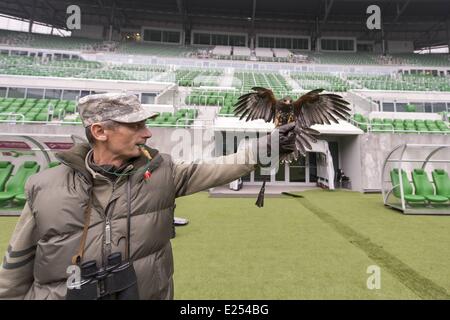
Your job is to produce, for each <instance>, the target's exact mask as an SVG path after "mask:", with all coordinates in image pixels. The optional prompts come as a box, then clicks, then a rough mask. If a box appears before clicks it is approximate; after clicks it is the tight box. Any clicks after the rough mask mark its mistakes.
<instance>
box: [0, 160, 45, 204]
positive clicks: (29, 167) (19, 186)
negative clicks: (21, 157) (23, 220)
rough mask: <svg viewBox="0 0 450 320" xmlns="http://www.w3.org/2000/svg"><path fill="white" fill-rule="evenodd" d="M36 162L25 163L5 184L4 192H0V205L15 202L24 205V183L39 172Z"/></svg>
mask: <svg viewBox="0 0 450 320" xmlns="http://www.w3.org/2000/svg"><path fill="white" fill-rule="evenodd" d="M39 168H40V166H39V164H38V163H37V162H36V161H25V162H24V163H23V164H22V165H21V166H20V167H19V169H18V170H17V172H16V174H15V175H13V176H12V177H11V178H10V179H9V180H8V182H7V184H6V188H5V192H0V204H5V203H7V202H9V201H11V200H13V199H14V200H16V201H17V202H18V203H19V204H23V203H24V199H25V195H24V190H25V183H26V182H27V180H28V178H29V177H30V176H31V175H33V174H35V173H37V172H38V171H39Z"/></svg>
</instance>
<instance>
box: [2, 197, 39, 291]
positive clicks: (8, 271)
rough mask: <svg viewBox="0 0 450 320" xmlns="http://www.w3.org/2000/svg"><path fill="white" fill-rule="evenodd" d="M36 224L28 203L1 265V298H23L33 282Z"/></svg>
mask: <svg viewBox="0 0 450 320" xmlns="http://www.w3.org/2000/svg"><path fill="white" fill-rule="evenodd" d="M35 233H36V224H35V219H34V217H33V214H32V212H31V209H30V207H29V205H28V203H26V204H25V207H24V209H23V211H22V214H21V215H20V218H19V221H18V222H17V225H16V228H15V230H14V232H13V235H12V237H11V240H10V242H9V246H8V250H7V252H6V253H5V256H4V258H3V263H2V265H1V266H0V299H23V298H24V297H25V295H26V293H27V292H28V290H29V289H30V287H31V285H32V283H33V280H34V278H33V266H34V256H35V253H36V239H35Z"/></svg>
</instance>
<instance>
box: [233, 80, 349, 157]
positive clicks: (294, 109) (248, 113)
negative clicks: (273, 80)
mask: <svg viewBox="0 0 450 320" xmlns="http://www.w3.org/2000/svg"><path fill="white" fill-rule="evenodd" d="M252 90H253V92H250V93H246V94H244V95H242V96H240V97H239V99H238V101H237V102H236V104H235V105H234V107H235V109H234V114H235V116H239V117H240V118H239V119H240V120H241V119H244V118H245V121H249V120H256V119H264V120H265V121H266V122H274V123H275V127H276V128H278V127H280V126H282V125H285V124H288V123H290V122H295V126H294V133H295V149H294V153H293V154H294V158H295V159H297V157H298V154H299V153H300V154H302V155H303V156H305V155H306V149H309V150H311V149H312V146H311V142H313V143H314V142H317V137H318V136H319V135H320V133H319V131H317V130H314V129H312V128H311V126H312V125H315V124H331V122H335V123H338V119H343V120H345V119H346V118H347V117H349V116H350V113H349V111H350V108H349V107H348V106H347V105H348V104H349V103H348V102H347V101H345V100H344V99H343V98H342V97H341V96H340V95H337V94H332V93H325V94H321V92H322V91H323V90H324V89H316V90H312V91H310V92H308V93H306V94H304V95H302V96H301V97H300V98H298V99H297V100H295V101H294V100H293V99H292V98H291V97H289V96H287V97H284V98H283V99H279V100H277V99H276V98H275V95H274V94H273V92H272V90H270V89H266V88H262V87H253V88H252ZM290 155H292V154H290ZM290 155H289V156H290ZM287 158H290V157H287ZM282 160H286V157H285V158H283V157H282Z"/></svg>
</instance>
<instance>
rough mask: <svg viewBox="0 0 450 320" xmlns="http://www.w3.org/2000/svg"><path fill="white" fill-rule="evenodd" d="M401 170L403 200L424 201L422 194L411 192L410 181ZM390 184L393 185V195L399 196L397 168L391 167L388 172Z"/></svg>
mask: <svg viewBox="0 0 450 320" xmlns="http://www.w3.org/2000/svg"><path fill="white" fill-rule="evenodd" d="M401 172H402V185H403V196H404V198H405V201H407V202H412V203H417V202H425V197H424V196H422V195H417V194H413V187H412V185H411V182H409V180H408V176H407V175H406V172H405V171H404V170H401ZM390 176H391V182H392V186H393V187H394V196H395V197H397V198H401V193H400V192H401V190H400V179H399V174H398V169H397V168H395V169H392V170H391V172H390Z"/></svg>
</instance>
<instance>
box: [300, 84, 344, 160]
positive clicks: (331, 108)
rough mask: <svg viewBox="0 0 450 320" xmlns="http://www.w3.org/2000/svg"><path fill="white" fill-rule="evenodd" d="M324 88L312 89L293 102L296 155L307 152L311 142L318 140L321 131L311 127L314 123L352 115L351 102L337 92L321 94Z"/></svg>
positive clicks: (327, 121)
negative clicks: (350, 112) (349, 105)
mask: <svg viewBox="0 0 450 320" xmlns="http://www.w3.org/2000/svg"><path fill="white" fill-rule="evenodd" d="M322 91H323V89H316V90H313V91H310V92H308V93H306V94H304V95H303V96H301V97H300V98H298V99H297V100H296V101H294V102H293V103H292V106H293V108H294V114H295V118H296V119H295V128H294V132H295V146H296V150H295V156H296V157H297V155H298V152H300V153H301V154H302V155H305V154H306V148H308V149H311V142H317V136H319V135H320V133H319V132H318V131H317V130H314V129H311V128H310V127H311V126H312V125H314V124H331V121H332V122H335V123H338V119H344V120H345V119H346V117H348V116H350V114H349V113H348V111H350V108H349V107H347V105H348V104H349V103H348V102H347V101H345V100H344V99H343V98H342V97H341V96H339V95H337V94H320V92H322Z"/></svg>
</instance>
